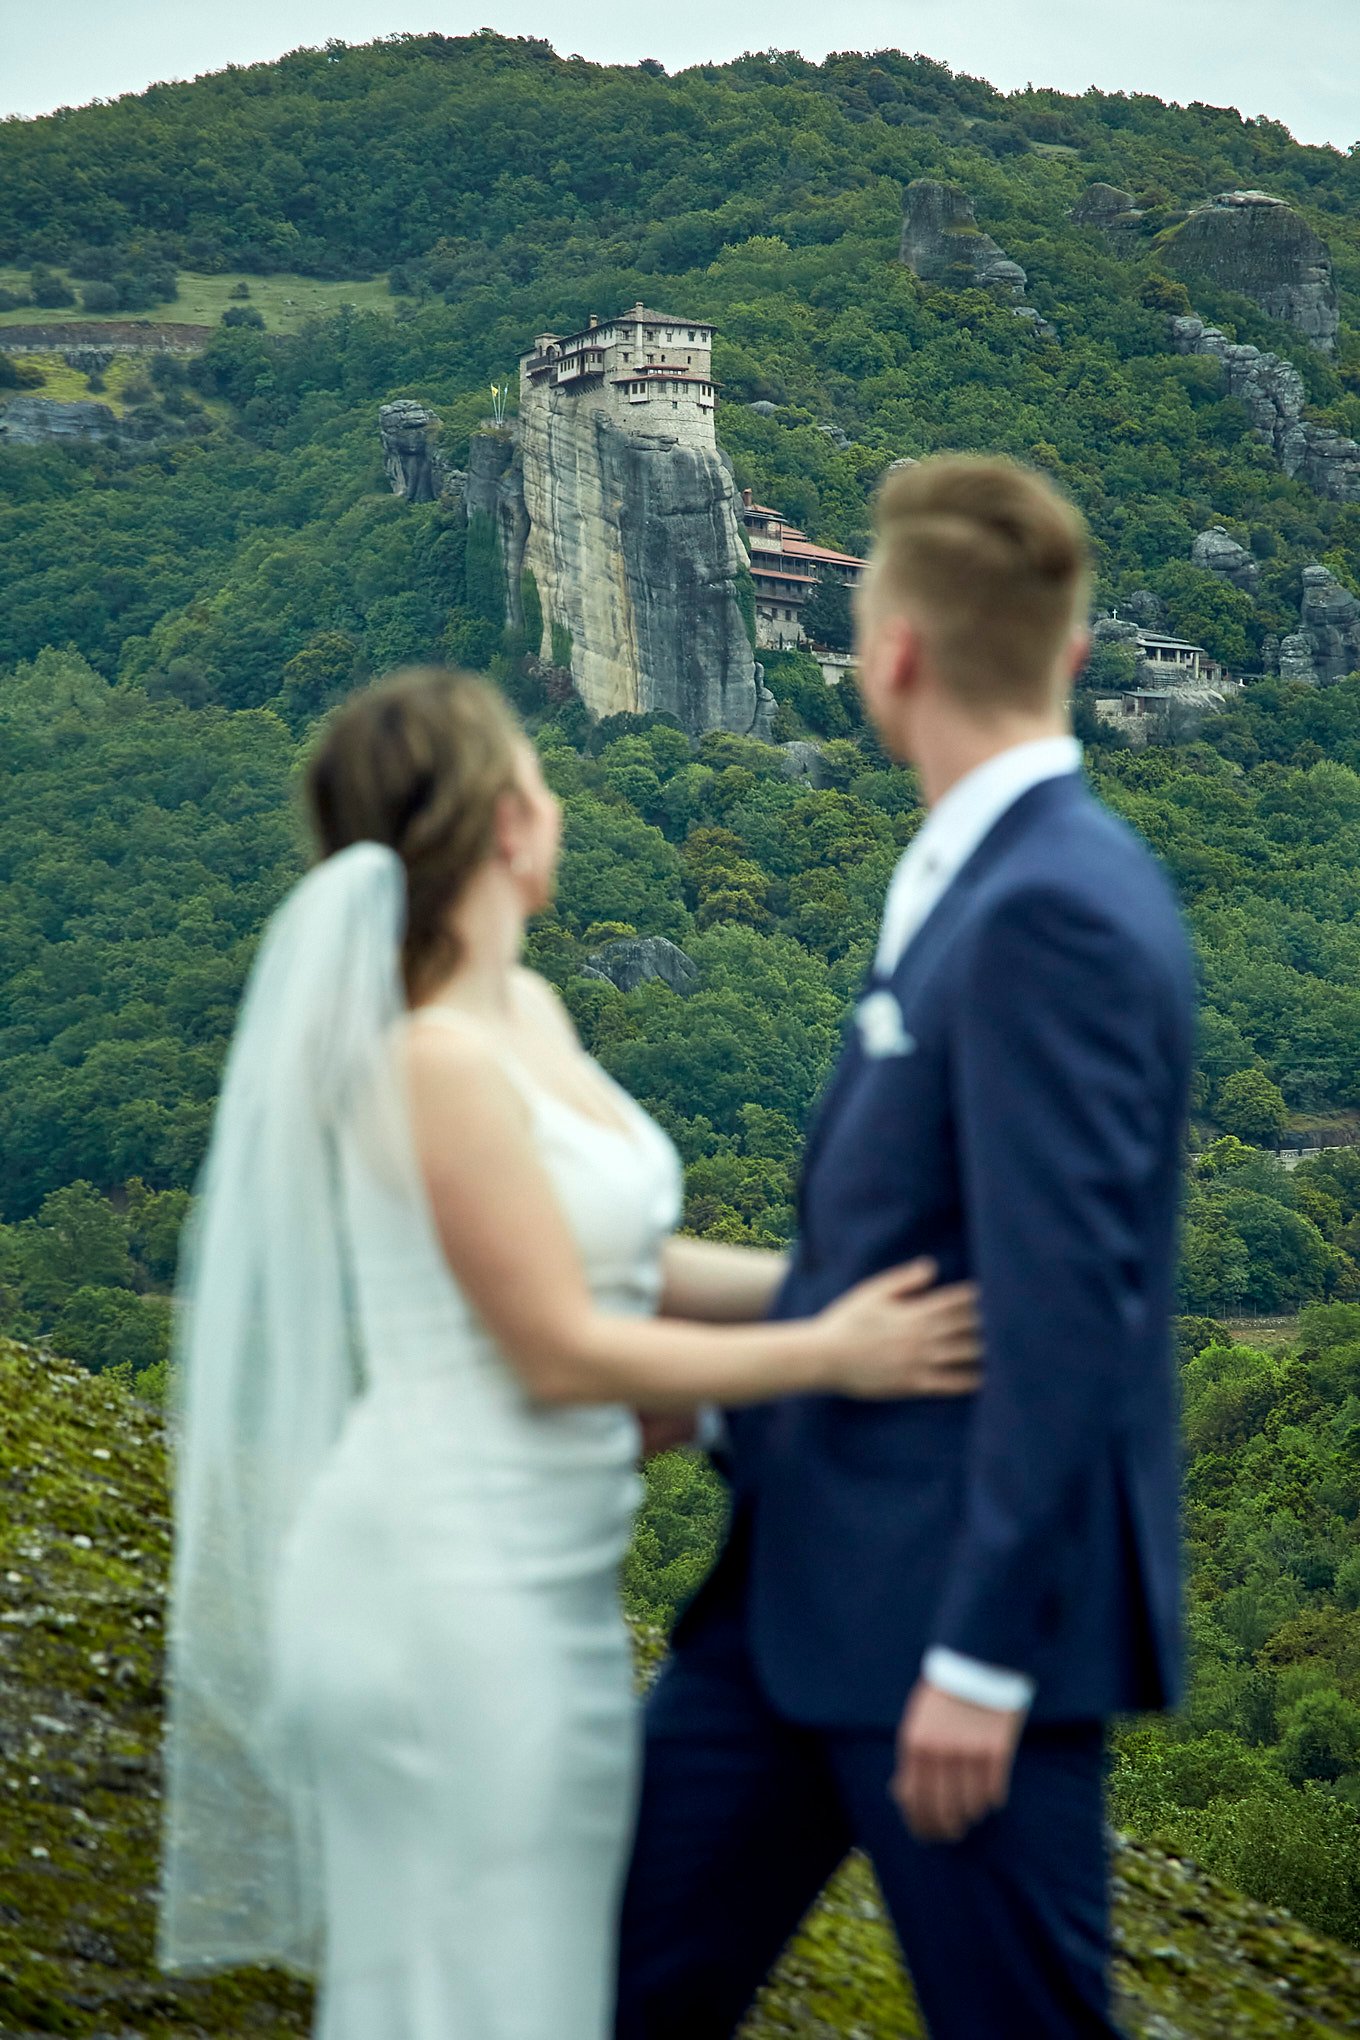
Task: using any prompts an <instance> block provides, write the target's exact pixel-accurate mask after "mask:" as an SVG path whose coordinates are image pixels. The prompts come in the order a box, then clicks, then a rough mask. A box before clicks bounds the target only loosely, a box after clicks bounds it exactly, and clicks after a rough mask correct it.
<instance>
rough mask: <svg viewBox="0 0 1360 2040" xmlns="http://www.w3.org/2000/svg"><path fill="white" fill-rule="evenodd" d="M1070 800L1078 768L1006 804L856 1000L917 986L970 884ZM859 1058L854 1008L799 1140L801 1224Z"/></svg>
mask: <svg viewBox="0 0 1360 2040" xmlns="http://www.w3.org/2000/svg"><path fill="white" fill-rule="evenodd" d="M1073 798H1077V799H1085V798H1086V792H1085V782H1084V780H1083V778H1082V775H1081V774H1080V773H1077V772H1071V773H1064V774H1062V776H1061V777H1058V778H1054V779H1044V780H1041V781H1040V782H1039V784H1038V785H1037V786H1032V787H1031V788H1030V789H1029V791H1028V793H1023V794H1021V796H1020V798H1019V800H1017V801H1016V802H1015V803H1014V804H1013V805H1012V806H1011V807H1009V808H1007V810H1006V812H1005V814H1003V815H1002V816H1001V818H1000V819H999V821H998V822H997V823H996V824H995V826H994V827H993V828H992V829H990V830H989V831H988V833H987V834H986V835H985V836H984V837H983V839H982V841H981V842H980V843H979V844H978V846H977V848H976V850H974V852H973V854H972V856H971V857H970V858H969V859H968V861H967V863H966V864H964V865H963V867H962V869H961V870H960V871H958V872H957V873H956V874H955V877H954V880H953V882H952V884H950V885H948V886H947V887H946V888H945V890H944V892H942V893H941V895H940V897H939V899H938V900H937V901H936V902H935V905H934V906H933V907H932V908H931V910H930V912H929V914H928V915H927V916H926V918H925V920H924V921H923V922H922V923H921V925H920V927H919V928H918V929H917V931H916V933H915V935H914V936H913V937H912V939H911V941H910V942H909V943H908V944H907V947H906V949H905V951H904V952H903V954H902V956H901V958H900V959H899V961H898V964H897V968H896V969H895V970H893V971H891V972H889V973H888V975H886V976H880V975H879V973H878V970H877V965H876V963H875V964H874V965H872V966H871V967H870V969H869V972H868V974H867V976H866V977H865V980H864V982H863V984H862V985H861V986H860V990H859V994H858V996H857V997H856V1000H855V1009H857V1008H858V1006H859V1002H860V999H862V998H863V997H864V994H865V993H866V992H868V991H871V990H872V989H873V988H874V986H876V985H877V986H880V987H884V986H888V985H900V986H901V987H902V990H903V991H904V992H905V991H907V990H908V989H909V988H910V987H911V986H912V985H913V984H919V983H920V982H921V980H922V978H923V977H924V976H925V975H926V973H927V972H928V971H929V969H930V966H931V962H932V960H933V958H934V957H935V955H936V954H937V952H938V951H939V949H940V947H941V946H942V944H943V943H944V942H945V941H946V939H947V938H948V936H949V933H950V931H951V930H952V929H953V928H954V927H955V926H956V925H957V921H958V914H959V909H960V907H961V906H962V904H963V901H964V899H965V898H966V897H967V895H968V894H969V893H970V892H971V891H972V890H973V888H974V887H975V886H977V885H978V884H980V883H981V881H982V880H983V879H984V878H985V877H986V875H987V873H988V872H989V871H991V870H992V869H993V868H994V866H995V865H996V864H997V863H999V861H1000V860H1001V859H1002V858H1003V857H1004V856H1006V854H1007V853H1008V851H1010V850H1011V849H1012V848H1013V847H1014V845H1015V844H1016V843H1018V842H1019V841H1020V840H1021V839H1022V837H1023V836H1024V834H1025V832H1026V830H1027V829H1030V828H1034V827H1038V826H1040V825H1041V824H1042V821H1043V819H1044V817H1045V815H1047V814H1049V813H1051V812H1052V811H1053V810H1054V809H1055V808H1057V807H1058V806H1059V805H1061V804H1062V803H1063V802H1065V801H1068V800H1071V799H1073ZM862 1057H863V1050H862V1048H861V1047H860V1042H859V1033H858V1029H857V1028H856V1026H855V1019H854V1009H852V1012H851V1019H850V1025H849V1028H848V1029H847V1032H846V1036H845V1041H844V1044H843V1046H842V1048H841V1053H840V1059H839V1061H838V1062H837V1064H836V1067H835V1069H834V1070H833V1071H832V1073H831V1076H830V1078H829V1080H828V1082H827V1084H826V1087H825V1089H824V1090H823V1092H822V1094H821V1097H820V1098H819V1099H818V1101H817V1104H816V1107H815V1108H814V1111H813V1115H812V1118H811V1120H810V1121H809V1123H808V1129H807V1134H806V1136H805V1139H804V1143H803V1166H802V1171H801V1174H800V1178H799V1184H798V1219H799V1224H800V1226H801V1224H802V1215H803V1194H804V1190H805V1187H806V1185H807V1181H808V1178H809V1176H810V1175H811V1173H812V1169H813V1165H814V1164H815V1162H816V1160H817V1156H818V1154H819V1153H820V1151H821V1148H822V1144H823V1142H824V1141H825V1139H826V1135H827V1131H828V1128H829V1127H830V1125H831V1122H832V1120H833V1119H834V1117H835V1111H836V1106H837V1104H838V1103H839V1100H840V1097H841V1094H842V1093H843V1092H844V1090H845V1088H846V1086H847V1084H848V1083H849V1081H850V1077H851V1075H852V1074H853V1072H854V1071H855V1070H856V1069H858V1067H859V1064H860V1061H861V1060H862Z"/></svg>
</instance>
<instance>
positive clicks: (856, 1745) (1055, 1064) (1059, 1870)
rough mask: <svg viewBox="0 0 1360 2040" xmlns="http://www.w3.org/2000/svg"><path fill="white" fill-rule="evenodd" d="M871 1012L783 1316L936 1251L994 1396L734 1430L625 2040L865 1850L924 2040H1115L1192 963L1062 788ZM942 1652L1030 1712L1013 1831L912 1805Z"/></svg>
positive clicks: (832, 1105)
mask: <svg viewBox="0 0 1360 2040" xmlns="http://www.w3.org/2000/svg"><path fill="white" fill-rule="evenodd" d="M876 989H877V990H879V991H880V992H890V993H891V994H892V997H893V998H894V999H895V1001H896V1005H897V1008H898V1009H899V1011H900V1017H901V1026H900V1028H897V1029H896V1030H895V1038H894V1030H889V1036H888V1040H887V1041H886V1043H885V1041H884V1039H883V1037H882V1030H868V1029H866V1030H865V1038H863V1039H861V1036H860V1031H859V1030H857V1029H855V1028H852V1029H851V1032H850V1036H849V1038H848V1041H847V1044H846V1048H845V1051H844V1054H843V1056H842V1058H841V1061H840V1064H839V1066H838V1067H837V1069H836V1071H835V1073H834V1075H833V1077H832V1079H831V1082H830V1084H829V1086H828V1088H827V1090H826V1092H825V1095H824V1097H823V1100H822V1102H821V1105H820V1107H819V1110H818V1113H817V1115H816V1118H815V1120H814V1123H813V1126H812V1129H811V1131H810V1134H809V1138H808V1146H807V1153H806V1157H805V1163H804V1176H803V1182H802V1186H801V1192H800V1208H799V1236H798V1243H797V1247H796V1250H795V1253H794V1257H793V1262H792V1266H791V1270H790V1273H789V1276H788V1279H787V1281H786V1283H785V1285H784V1288H783V1290H782V1292H781V1295H780V1297H779V1300H778V1303H777V1305H776V1315H778V1316H781V1317H805V1316H809V1315H811V1314H812V1313H814V1312H816V1311H818V1310H819V1309H821V1308H822V1306H823V1305H825V1304H826V1303H828V1302H830V1301H831V1300H832V1299H833V1298H835V1297H837V1296H839V1295H841V1294H842V1293H843V1292H844V1291H846V1290H847V1289H849V1288H850V1287H852V1286H853V1284H855V1283H856V1282H858V1281H859V1280H861V1278H863V1277H865V1276H867V1275H871V1274H874V1273H876V1272H878V1271H879V1270H882V1269H884V1268H888V1267H891V1266H893V1265H894V1264H896V1263H898V1262H902V1261H905V1260H908V1259H911V1258H913V1257H914V1256H916V1255H919V1254H929V1255H931V1256H933V1257H934V1259H935V1260H936V1261H937V1262H938V1263H939V1267H940V1274H941V1279H942V1280H943V1281H952V1280H956V1279H959V1278H961V1277H965V1276H966V1277H971V1278H974V1279H976V1280H977V1281H978V1282H979V1283H980V1285H981V1291H982V1307H983V1321H984V1333H985V1342H986V1372H985V1381H984V1385H983V1388H982V1390H981V1391H980V1393H979V1394H978V1395H977V1396H975V1397H972V1398H966V1399H954V1400H914V1401H903V1402H900V1403H890V1404H882V1403H879V1404H873V1403H861V1402H854V1401H850V1400H847V1399H845V1398H841V1397H836V1396H803V1397H796V1398H790V1399H788V1400H786V1401H783V1402H780V1403H777V1404H774V1405H770V1406H768V1407H766V1408H763V1409H758V1410H750V1411H745V1412H741V1413H737V1414H735V1415H733V1416H732V1418H731V1419H730V1428H731V1441H732V1454H731V1469H730V1471H731V1479H732V1485H733V1524H732V1531H731V1534H730V1537H729V1540H728V1544H727V1547H726V1549H725V1551H724V1553H723V1555H722V1557H721V1558H720V1560H719V1563H718V1566H717V1568H716V1570H715V1572H714V1575H713V1577H712V1578H711V1580H710V1581H709V1583H708V1585H707V1586H706V1587H705V1588H704V1589H703V1591H702V1592H701V1593H700V1595H699V1597H698V1599H697V1600H696V1602H695V1604H694V1605H693V1607H692V1608H691V1609H690V1610H689V1611H688V1612H687V1614H686V1616H685V1617H684V1619H683V1620H682V1623H681V1625H680V1628H679V1631H678V1633H677V1638H676V1645H675V1651H674V1653H673V1656H672V1659H671V1662H670V1664H669V1665H668V1667H667V1669H666V1671H665V1673H664V1674H663V1676H662V1678H661V1680H660V1682H659V1684H658V1688H657V1691H656V1693H655V1695H654V1696H653V1701H652V1705H651V1708H650V1710H649V1723H648V1756H647V1775H646V1782H645V1785H644V1795H643V1805H642V1814H641V1820H640V1826H639V1835H638V1844H637V1849H636V1853H635V1858H634V1863H633V1868H632V1872H631V1875H630V1880H629V1889H628V1895H627V1900H626V1904H625V1911H624V1933H623V1951H622V1965H623V1966H622V1985H621V1997H620V2026H619V2032H620V2036H621V2040H723V2036H726V2035H727V2034H729V2033H730V2032H731V2031H732V2030H733V2029H734V2027H735V2026H736V2024H737V2023H738V2022H739V2019H740V2017H741V2014H742V2012H743V2011H744V2009H745V2007H746V2005H747V2004H748V2003H749V2000H750V1998H751V1995H752V1993H753V1991H754V1990H755V1988H756V1987H757V1986H758V1984H759V1981H760V1979H761V1977H762V1975H763V1973H764V1971H765V1969H766V1967H767V1966H768V1964H769V1963H770V1962H771V1961H772V1960H773V1958H774V1957H775V1956H776V1955H777V1953H778V1950H779V1948H780V1947H781V1946H782V1944H783V1942H784V1940H785V1939H786V1938H787V1936H788V1934H789V1933H790V1932H791V1931H792V1929H793V1927H794V1926H795V1925H796V1923H797V1920H798V1918H799V1917H800V1915H801V1913H802V1911H803V1910H804V1908H805V1907H806V1905H807V1904H808V1902H809V1901H810V1900H811V1898H812V1897H813V1896H814V1895H815V1892H816V1890H817V1889H818V1887H819V1885H820V1883H821V1882H822V1881H823V1879H824V1878H825V1876H826V1875H827V1874H828V1873H829V1871H830V1870H831V1869H832V1868H833V1867H834V1865H835V1863H836V1862H837V1861H838V1860H839V1858H840V1856H841V1855H842V1854H843V1853H844V1851H845V1849H846V1848H847V1847H849V1846H850V1845H852V1844H859V1845H860V1846H863V1847H865V1848H867V1849H868V1851H869V1853H870V1855H871V1856H872V1857H873V1859H874V1863H875V1867H876V1869H877V1871H878V1874H879V1879H880V1882H881V1884H882V1886H883V1889H884V1894H885V1897H886V1898H887V1901H888V1905H889V1908H890V1910H891V1912H892V1914H893V1918H894V1921H895V1924H896V1926H897V1929H898V1932H899V1935H900V1937H901V1939H902V1941H903V1943H904V1946H905V1949H906V1952H907V1957H908V1961H909V1964H910V1966H911V1969H912V1972H913V1977H914V1980H915V1983H916V1986H917V1990H918V1993H919V1995H920V1997H921V2001H922V2005H923V2008H924V2010H925V2012H926V2016H927V2018H928V2020H929V2022H930V2026H931V2031H932V2033H933V2034H934V2035H936V2036H937V2040H944V2036H955V2035H957V2036H958V2040H987V2036H989V2035H995V2036H996V2040H1030V2036H1033V2040H1041V2036H1042V2040H1062V2036H1064V2035H1068V2034H1071V2035H1079V2034H1080V2035H1085V2034H1108V2033H1112V2032H1113V2030H1114V2029H1113V2028H1112V2027H1111V2026H1110V2025H1109V2023H1108V2014H1107V2012H1106V2009H1105V1977H1104V1965H1105V1935H1106V1925H1105V1919H1106V1899H1105V1882H1106V1875H1105V1864H1104V1854H1103V1841H1102V1810H1101V1782H1102V1780H1101V1761H1102V1759H1101V1749H1102V1742H1103V1723H1104V1722H1105V1720H1106V1719H1107V1718H1108V1717H1109V1716H1110V1715H1112V1714H1115V1713H1119V1712H1123V1711H1126V1710H1133V1709H1139V1708H1154V1707H1163V1706H1166V1705H1168V1704H1170V1703H1171V1702H1172V1701H1173V1700H1174V1698H1175V1696H1176V1693H1177V1690H1178V1682H1179V1676H1180V1671H1179V1663H1180V1651H1179V1634H1178V1631H1179V1598H1180V1587H1179V1553H1178V1515H1179V1507H1178V1448H1177V1435H1176V1430H1177V1427H1176V1404H1175V1391H1174V1381H1173V1371H1172V1357H1171V1341H1170V1332H1169V1321H1170V1316H1171V1312H1172V1308H1173V1286H1174V1279H1175V1249H1176V1231H1177V1224H1176V1221H1177V1209H1178V1204H1179V1197H1180V1171H1181V1156H1182V1144H1183V1128H1184V1121H1185V1113H1186V1102H1187V1092H1188V1083H1189V1072H1190V1063H1191V1054H1192V1040H1193V976H1192V969H1191V963H1190V959H1189V954H1188V950H1187V946H1186V942H1185V937H1184V933H1183V930H1182V927H1181V923H1180V918H1179V915H1178V913H1177V910H1176V907H1175V904H1174V901H1173V900H1172V898H1171V895H1170V893H1169V890H1168V888H1167V886H1166V883H1165V881H1164V880H1163V878H1162V876H1161V874H1160V872H1159V871H1158V869H1157V867H1156V866H1155V864H1154V862H1153V860H1152V859H1151V857H1150V856H1149V855H1148V853H1147V851H1146V850H1145V849H1143V848H1142V846H1141V845H1140V844H1139V843H1138V842H1137V841H1136V840H1135V838H1134V837H1133V836H1132V835H1130V834H1129V832H1128V831H1126V830H1125V829H1124V828H1123V826H1122V825H1121V824H1120V823H1118V822H1117V821H1115V820H1114V819H1113V817H1111V816H1110V815H1109V814H1108V813H1107V812H1106V811H1105V810H1104V809H1103V808H1102V807H1101V806H1100V805H1099V804H1098V803H1097V802H1096V801H1094V800H1093V799H1092V798H1091V796H1090V795H1089V794H1088V792H1087V791H1086V789H1085V786H1084V784H1083V783H1082V781H1081V779H1080V778H1079V777H1078V776H1075V775H1073V776H1069V777H1065V778H1061V779H1053V780H1047V781H1045V782H1043V783H1041V784H1040V785H1038V786H1036V787H1033V788H1032V789H1031V790H1030V791H1029V792H1028V793H1026V794H1024V795H1023V796H1022V797H1021V798H1020V799H1019V800H1018V801H1017V802H1016V803H1015V805H1014V806H1013V807H1012V808H1010V809H1009V810H1008V812H1007V813H1005V814H1004V815H1003V816H1002V818H1001V819H1000V821H999V822H998V823H997V824H996V825H995V827H994V828H993V829H992V831H991V833H990V834H989V835H988V836H987V837H986V838H985V839H984V841H983V842H982V844H981V845H980V846H979V848H978V849H977V850H976V851H975V852H974V854H973V856H972V858H971V859H970V860H969V862H968V863H967V864H966V865H965V866H964V868H963V870H962V872H961V873H960V874H959V876H958V877H957V878H956V880H955V882H954V884H953V885H952V886H951V888H950V889H949V891H948V892H947V893H946V894H945V896H944V897H943V899H942V900H941V901H940V902H939V904H938V905H937V907H936V908H935V910H934V912H933V913H932V914H931V916H930V918H929V919H928V920H927V921H926V923H925V924H924V926H923V927H922V928H921V929H920V930H919V931H918V933H917V935H916V937H915V940H914V941H913V942H912V943H911V944H910V945H909V947H908V949H907V951H906V953H905V955H904V956H903V957H902V959H901V962H900V964H899V965H898V967H897V969H896V971H895V972H894V973H893V975H892V976H891V978H889V979H886V980H877V981H876ZM881 1003H882V1002H881V1001H880V1004H881ZM885 1050H886V1052H884V1051H885ZM933 1644H943V1645H948V1646H950V1647H952V1648H953V1649H954V1650H956V1651H958V1652H961V1653H963V1654H965V1655H966V1656H968V1657H971V1658H973V1659H976V1660H979V1661H981V1662H983V1663H987V1664H992V1665H1000V1666H1005V1667H1007V1668H1008V1669H1010V1670H1014V1671H1021V1672H1025V1673H1028V1674H1029V1675H1030V1676H1031V1677H1032V1678H1033V1679H1034V1681H1035V1683H1036V1689H1037V1690H1036V1698H1035V1703H1034V1708H1033V1712H1032V1715H1031V1719H1030V1725H1029V1728H1028V1729H1027V1732H1026V1735H1025V1738H1024V1740H1023V1742H1022V1744H1021V1749H1020V1753H1019V1756H1018V1758H1017V1763H1016V1770H1015V1778H1014V1786H1013V1791H1012V1795H1011V1801H1010V1804H1009V1805H1008V1807H1007V1808H1006V1809H1005V1810H1004V1811H1003V1812H1002V1813H1000V1814H997V1815H994V1816H992V1817H991V1818H990V1819H989V1820H987V1821H985V1822H984V1823H983V1824H982V1825H981V1826H980V1827H979V1828H978V1829H976V1830H975V1831H974V1833H973V1834H972V1835H970V1836H968V1837H967V1838H966V1839H965V1840H964V1841H963V1842H961V1843H957V1844H950V1845H937V1846H934V1847H928V1846H925V1845H922V1844H919V1843H916V1842H915V1841H913V1840H912V1838H911V1837H910V1836H909V1835H908V1833H907V1831H906V1829H905V1827H904V1825H903V1824H902V1822H901V1820H900V1817H899V1816H898V1814H897V1812H896V1810H895V1808H894V1807H893V1806H892V1805H891V1804H890V1803H889V1801H888V1799H887V1783H888V1779H889V1777H890V1775H891V1771H892V1764H893V1737H894V1733H895V1730H896V1727H897V1724H898V1722H899V1720H900V1717H901V1714H902V1711H903V1707H904V1705H905V1702H906V1699H907V1696H908V1693H909V1692H910V1690H911V1688H912V1686H913V1685H914V1684H915V1682H916V1679H917V1677H918V1674H919V1670H920V1664H921V1658H922V1655H923V1653H924V1651H925V1650H926V1649H927V1647H929V1646H930V1645H933Z"/></svg>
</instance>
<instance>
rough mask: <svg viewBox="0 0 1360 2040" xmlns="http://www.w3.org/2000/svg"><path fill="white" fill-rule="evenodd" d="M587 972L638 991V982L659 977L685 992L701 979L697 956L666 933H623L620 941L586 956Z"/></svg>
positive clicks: (615, 984)
mask: <svg viewBox="0 0 1360 2040" xmlns="http://www.w3.org/2000/svg"><path fill="white" fill-rule="evenodd" d="M585 974H586V976H587V977H600V978H607V979H608V981H609V983H610V984H611V985H613V986H614V987H615V989H616V990H618V991H620V992H633V991H636V990H637V988H638V986H639V985H644V984H648V983H650V982H651V981H652V980H653V979H657V978H659V979H660V981H661V983H662V984H663V985H669V986H670V989H671V990H672V991H673V992H679V993H680V994H681V995H682V996H683V995H684V994H685V993H687V992H692V991H694V990H695V989H696V988H697V986H698V983H699V966H698V964H697V963H696V962H695V961H694V958H693V957H692V956H686V954H685V952H684V950H683V949H681V948H680V947H679V946H678V945H677V944H676V943H674V942H668V941H667V940H666V938H665V936H664V935H637V936H621V937H620V938H619V940H618V941H617V942H607V943H606V944H605V946H604V948H603V949H597V950H595V951H594V952H593V954H592V955H590V956H588V957H587V958H586V968H585Z"/></svg>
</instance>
